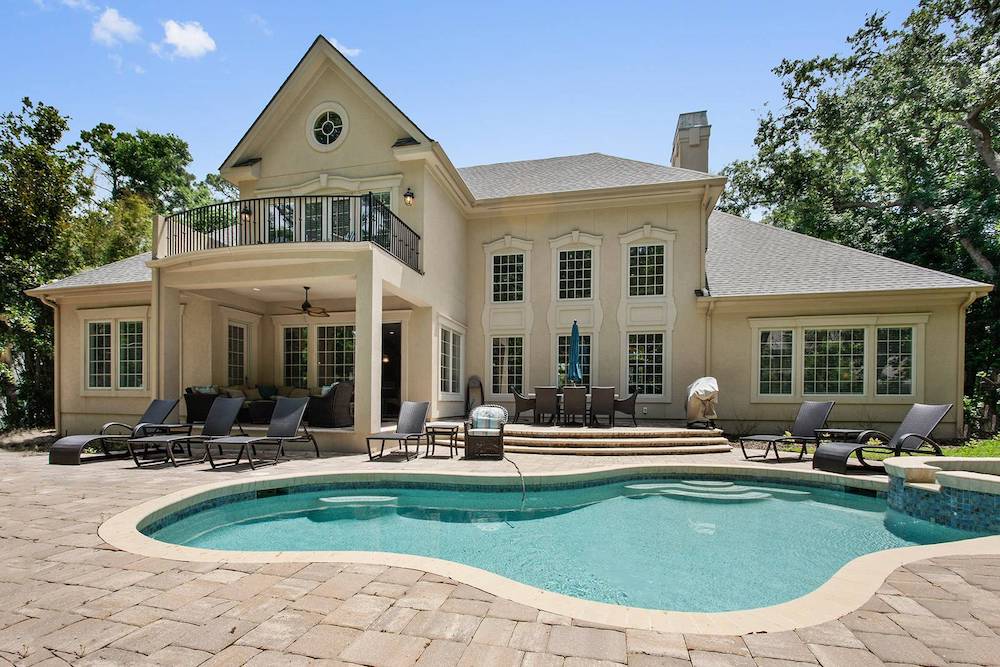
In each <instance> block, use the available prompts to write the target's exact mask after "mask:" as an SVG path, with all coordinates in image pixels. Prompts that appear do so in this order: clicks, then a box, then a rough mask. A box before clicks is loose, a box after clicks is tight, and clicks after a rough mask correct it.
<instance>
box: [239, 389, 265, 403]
mask: <svg viewBox="0 0 1000 667" xmlns="http://www.w3.org/2000/svg"><path fill="white" fill-rule="evenodd" d="M243 393H244V394H246V397H247V400H248V401H259V400H260V399H261V395H260V390H259V389H257V388H256V387H250V388H249V389H247V390H246V391H244V392H243Z"/></svg>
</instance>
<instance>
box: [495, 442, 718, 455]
mask: <svg viewBox="0 0 1000 667" xmlns="http://www.w3.org/2000/svg"><path fill="white" fill-rule="evenodd" d="M504 451H506V452H510V453H514V454H576V455H584V456H629V455H631V456H640V455H643V454H658V455H671V454H720V453H727V452H730V451H732V448H731V447H730V446H729V444H728V443H727V444H725V445H697V446H696V445H680V446H673V447H563V446H554V447H553V446H549V447H526V446H524V445H508V444H507V442H506V439H504Z"/></svg>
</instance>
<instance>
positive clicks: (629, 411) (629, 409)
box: [611, 391, 639, 426]
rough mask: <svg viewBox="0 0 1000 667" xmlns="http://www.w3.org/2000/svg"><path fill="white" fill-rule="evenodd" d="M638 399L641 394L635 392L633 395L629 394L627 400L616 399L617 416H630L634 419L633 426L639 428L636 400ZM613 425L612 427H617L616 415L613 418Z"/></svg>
mask: <svg viewBox="0 0 1000 667" xmlns="http://www.w3.org/2000/svg"><path fill="white" fill-rule="evenodd" d="M638 397H639V392H637V391H633V392H632V393H631V394H629V395H628V396H626V397H625V398H616V399H615V415H617V414H618V413H619V412H620V413H622V414H624V415H628V416H630V417H631V418H632V425H633V426H638V425H639V422H637V421H636V419H635V399H637V398H638ZM611 425H612V426H614V425H615V416H614V415H613V416H612V417H611Z"/></svg>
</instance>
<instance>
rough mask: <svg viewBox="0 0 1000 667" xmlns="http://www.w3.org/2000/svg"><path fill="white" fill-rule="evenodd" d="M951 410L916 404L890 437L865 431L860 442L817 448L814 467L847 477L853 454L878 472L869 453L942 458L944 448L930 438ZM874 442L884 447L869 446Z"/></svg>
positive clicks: (824, 445)
mask: <svg viewBox="0 0 1000 667" xmlns="http://www.w3.org/2000/svg"><path fill="white" fill-rule="evenodd" d="M949 410H951V403H948V404H947V405H925V404H923V403H916V404H914V406H913V407H912V408H910V411H909V412H907V413H906V417H904V418H903V423H902V424H900V425H899V428H898V429H896V433H895V434H893V436H892V437H891V438H890V437H889V436H888V435H886V434H885V433H882V432H880V431H875V430H869V431H864V432H862V433H861V435H859V436H858V440H857V442H825V443H822V444H820V445H819V446H818V447H817V448H816V453H814V454H813V468H817V469H819V470H825V471H827V472H836V473H840V474H841V475H846V474H847V461H848V460H849V459H850V458H851V456H852V455H854V456H856V457H857V459H858V462H859V463H860V464H861V465H862V466H863V467H864V468H867V469H875V470H877V469H878V466H873V465H871V464H870V463H868V462H867V461H865V457H864V453H865V452H879V453H886V454H894V455H895V456H902V455H903V454H936V455H938V456H940V455H941V447H940V446H939V445H938V444H937V443H936V442H934V441H933V440H931V438H930V435H931V433H932V432H933V431H934V429H935V428H937V425H938V424H940V423H941V420H942V419H944V416H945V415H946V414H948V411H949ZM872 439H876V440H878V441H879V442H880V443H881V444H878V445H871V444H868V443H869V442H870V441H871V440H872Z"/></svg>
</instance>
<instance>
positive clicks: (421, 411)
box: [365, 401, 430, 461]
mask: <svg viewBox="0 0 1000 667" xmlns="http://www.w3.org/2000/svg"><path fill="white" fill-rule="evenodd" d="M429 405H430V404H429V403H428V402H427V401H419V402H418V401H403V405H402V406H400V408H399V419H398V420H397V421H396V430H395V431H393V432H391V433H372V434H371V435H370V436H368V437H367V438H366V439H365V444H366V445H367V447H368V460H369V461H374V460H375V457H374V456H373V455H372V440H375V441H380V442H381V443H382V448H381V449H380V450H379V454H378V457H379V458H382V457H383V456H385V443H386V442H397V443H399V444H401V445H402V446H403V452H404V455H405V456H406V460H407V461H409V460H410V443H411V442H412V443H414V444H415V445H416V448H417V451H416V454H414V458H416V457H417V456H420V441H421V440H423V439H424V438H426V437H427V428H426V426H427V408H428V406H429ZM429 446H430V441H428V447H429Z"/></svg>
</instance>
